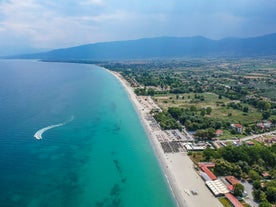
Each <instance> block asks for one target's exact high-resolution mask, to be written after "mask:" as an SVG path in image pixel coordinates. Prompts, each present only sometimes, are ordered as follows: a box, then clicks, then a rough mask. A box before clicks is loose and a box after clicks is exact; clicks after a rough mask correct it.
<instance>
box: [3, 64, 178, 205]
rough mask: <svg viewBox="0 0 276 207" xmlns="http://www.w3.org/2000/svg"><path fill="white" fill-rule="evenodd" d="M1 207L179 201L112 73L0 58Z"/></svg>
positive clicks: (86, 66)
mask: <svg viewBox="0 0 276 207" xmlns="http://www.w3.org/2000/svg"><path fill="white" fill-rule="evenodd" d="M0 206H3V207H48V206H49V207H71V206H72V207H88V206H89V207H93V206H98V207H100V206H103V207H105V206H108V207H110V206H114V207H116V206H118V207H119V206H124V207H147V206H149V207H157V206H158V207H162V206H163V207H170V206H175V202H174V199H173V197H172V195H171V193H170V190H169V188H168V186H167V183H166V180H165V178H164V176H163V174H162V171H161V169H160V166H159V164H158V161H157V159H156V157H155V155H154V152H153V149H152V147H151V145H150V142H149V140H148V138H147V136H146V133H145V131H144V128H143V127H142V125H141V123H140V120H139V118H138V115H137V113H136V112H135V110H134V108H133V106H132V104H131V102H130V100H129V99H128V95H127V93H126V92H125V90H124V88H123V87H122V85H121V84H120V83H119V81H118V80H117V79H116V78H115V77H114V76H112V75H111V74H110V73H108V72H107V71H106V70H104V69H102V68H99V67H97V66H93V65H82V64H69V63H46V62H39V61H22V60H0Z"/></svg>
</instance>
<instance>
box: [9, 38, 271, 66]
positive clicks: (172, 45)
mask: <svg viewBox="0 0 276 207" xmlns="http://www.w3.org/2000/svg"><path fill="white" fill-rule="evenodd" d="M260 55H261V56H265V55H276V33H273V34H269V35H263V36H258V37H251V38H233V37H230V38H223V39H220V40H212V39H209V38H206V37H203V36H193V37H168V36H167V37H155V38H142V39H137V40H125V41H112V42H98V43H92V44H84V45H79V46H74V47H68V48H61V49H55V50H51V51H49V52H43V53H35V54H23V55H16V56H10V57H8V58H22V59H42V60H49V61H54V60H95V61H97V60H112V59H146V58H181V57H210V56H234V57H235V56H236V57H240V56H260Z"/></svg>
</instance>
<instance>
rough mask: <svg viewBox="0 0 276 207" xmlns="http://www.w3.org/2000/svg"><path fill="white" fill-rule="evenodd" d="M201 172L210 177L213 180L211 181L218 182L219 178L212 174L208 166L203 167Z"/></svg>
mask: <svg viewBox="0 0 276 207" xmlns="http://www.w3.org/2000/svg"><path fill="white" fill-rule="evenodd" d="M201 170H202V171H203V172H205V173H206V174H207V175H208V176H209V178H211V180H216V179H217V177H216V176H215V175H214V173H212V172H211V170H209V169H208V168H207V167H206V166H202V167H201Z"/></svg>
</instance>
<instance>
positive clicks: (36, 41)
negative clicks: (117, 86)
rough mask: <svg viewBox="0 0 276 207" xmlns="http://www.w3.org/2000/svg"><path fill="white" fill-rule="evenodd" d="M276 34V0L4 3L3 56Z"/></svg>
mask: <svg viewBox="0 0 276 207" xmlns="http://www.w3.org/2000/svg"><path fill="white" fill-rule="evenodd" d="M275 32H276V0H0V56H1V55H8V54H17V53H22V52H28V51H29V52H31V51H35V50H34V49H38V50H40V49H45V50H49V49H55V48H65V47H71V46H76V45H81V44H88V43H96V42H107V41H118V40H132V39H140V38H149V37H160V36H177V37H186V36H198V35H200V36H204V37H208V38H211V39H222V38H225V37H255V36H260V35H264V34H270V33H275Z"/></svg>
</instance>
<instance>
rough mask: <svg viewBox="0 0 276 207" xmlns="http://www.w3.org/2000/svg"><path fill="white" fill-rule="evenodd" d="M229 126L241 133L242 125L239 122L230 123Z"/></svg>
mask: <svg viewBox="0 0 276 207" xmlns="http://www.w3.org/2000/svg"><path fill="white" fill-rule="evenodd" d="M231 127H232V128H233V129H234V130H235V131H236V132H237V133H239V134H241V133H242V129H243V127H242V125H241V124H231Z"/></svg>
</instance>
